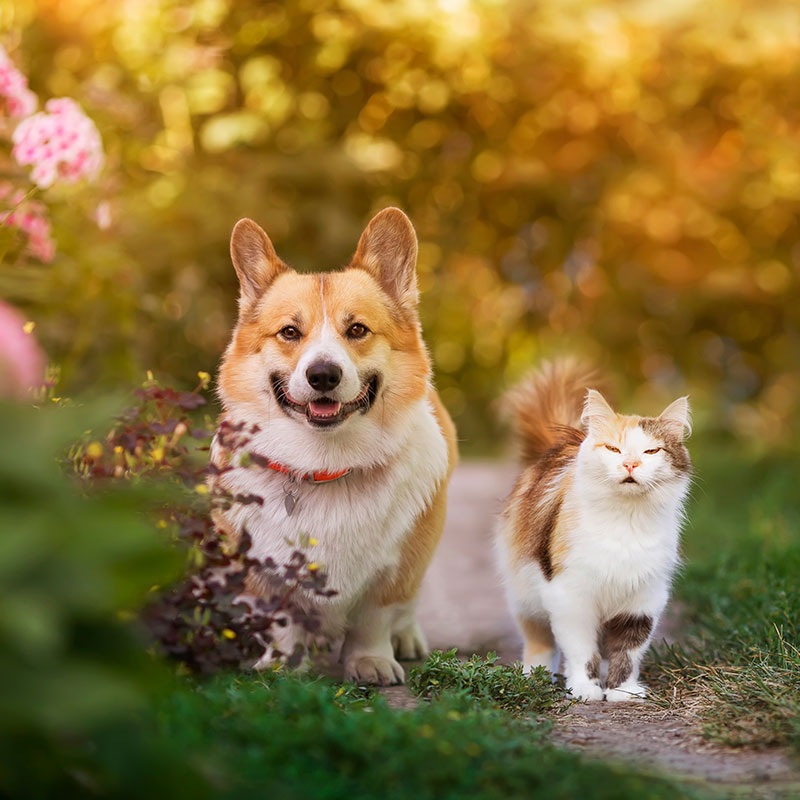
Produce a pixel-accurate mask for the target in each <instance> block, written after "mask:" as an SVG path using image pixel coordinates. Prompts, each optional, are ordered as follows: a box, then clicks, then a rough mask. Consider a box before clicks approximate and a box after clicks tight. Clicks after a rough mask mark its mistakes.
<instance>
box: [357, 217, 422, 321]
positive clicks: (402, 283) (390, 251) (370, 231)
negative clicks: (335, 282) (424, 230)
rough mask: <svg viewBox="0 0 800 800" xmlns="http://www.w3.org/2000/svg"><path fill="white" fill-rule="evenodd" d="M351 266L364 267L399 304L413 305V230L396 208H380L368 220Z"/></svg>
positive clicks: (415, 251) (414, 297)
mask: <svg viewBox="0 0 800 800" xmlns="http://www.w3.org/2000/svg"><path fill="white" fill-rule="evenodd" d="M351 266H353V267H356V268H358V269H363V270H366V271H367V272H368V273H369V274H370V275H372V277H373V278H375V280H376V281H377V282H378V283H379V284H380V287H381V288H382V289H383V290H384V291H385V292H386V294H388V295H389V297H391V298H392V299H393V300H395V301H397V303H399V305H401V306H402V307H404V308H414V307H415V306H416V305H417V302H418V301H419V292H418V291H417V234H416V232H415V231H414V226H413V225H412V224H411V220H410V219H409V218H408V217H407V216H406V215H405V214H404V213H403V212H402V211H401V210H400V209H399V208H384V209H383V211H381V212H379V213H378V214H376V215H375V216H374V217H373V218H372V219H371V220H370V223H369V225H367V227H366V229H365V230H364V233H362V234H361V238H360V239H359V240H358V248H357V249H356V254H355V256H353V263H352V265H351Z"/></svg>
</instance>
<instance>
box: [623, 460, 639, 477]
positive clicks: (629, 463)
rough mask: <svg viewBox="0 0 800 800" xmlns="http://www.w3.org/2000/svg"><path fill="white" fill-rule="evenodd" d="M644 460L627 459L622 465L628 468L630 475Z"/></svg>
mask: <svg viewBox="0 0 800 800" xmlns="http://www.w3.org/2000/svg"><path fill="white" fill-rule="evenodd" d="M641 463H642V462H641V461H625V462H623V464H622V466H623V467H625V469H626V470H628V475H633V471H634V470H635V469H636V467H638V466H639V465H640V464H641Z"/></svg>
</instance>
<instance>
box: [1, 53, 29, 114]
mask: <svg viewBox="0 0 800 800" xmlns="http://www.w3.org/2000/svg"><path fill="white" fill-rule="evenodd" d="M0 96H2V97H3V98H5V109H0V110H5V112H6V113H7V114H8V116H9V117H27V116H30V115H31V114H33V112H34V111H35V110H36V103H37V102H38V101H37V100H36V95H35V94H34V93H33V92H32V91H31V90H30V89H29V88H28V79H27V78H26V77H25V76H24V75H23V74H22V73H21V72H20V71H19V70H18V69H17V68H16V67H15V66H14V64H13V62H12V61H11V59H10V58H9V57H8V53H6V51H5V49H4V48H3V47H2V45H0Z"/></svg>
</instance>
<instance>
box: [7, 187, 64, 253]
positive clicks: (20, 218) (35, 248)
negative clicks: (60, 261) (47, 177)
mask: <svg viewBox="0 0 800 800" xmlns="http://www.w3.org/2000/svg"><path fill="white" fill-rule="evenodd" d="M0 203H2V204H3V205H8V206H10V210H6V211H3V210H2V209H0V223H1V224H3V225H7V226H8V227H10V228H17V229H18V230H20V231H22V233H24V234H25V236H26V237H27V243H26V249H27V251H28V252H29V253H30V255H32V256H33V257H34V258H37V259H39V261H43V262H45V263H48V262H50V261H52V260H53V257H54V256H55V253H56V246H55V242H54V241H53V237H52V235H51V228H50V219H49V217H48V216H47V208H46V207H45V206H44V205H42V203H37V202H36V201H35V200H27V199H26V197H25V192H23V191H22V190H21V189H17V190H14V187H13V186H12V185H11V184H10V183H5V182H4V183H0Z"/></svg>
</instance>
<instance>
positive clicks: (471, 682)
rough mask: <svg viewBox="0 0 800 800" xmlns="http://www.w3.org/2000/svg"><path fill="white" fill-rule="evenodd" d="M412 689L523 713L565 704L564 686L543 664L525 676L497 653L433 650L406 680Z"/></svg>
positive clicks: (417, 691)
mask: <svg viewBox="0 0 800 800" xmlns="http://www.w3.org/2000/svg"><path fill="white" fill-rule="evenodd" d="M408 686H409V689H411V691H412V692H414V693H415V694H417V695H419V696H420V697H425V698H438V697H441V696H442V695H444V694H448V693H449V694H459V695H461V696H463V697H464V698H468V699H470V700H472V701H474V702H476V703H478V704H480V705H483V706H486V707H487V708H495V709H502V710H503V711H507V712H509V713H511V714H515V715H523V714H532V713H542V712H545V711H552V710H555V709H563V708H565V707H566V705H568V701H567V695H566V692H565V690H564V687H563V685H559V684H555V683H553V682H552V680H551V678H550V673H549V672H548V671H547V670H546V669H545V668H544V667H537V668H536V669H535V670H534V671H533V672H532V673H531V674H530V675H524V674H523V672H522V664H521V663H519V662H517V663H516V664H513V665H511V666H504V665H502V664H498V663H497V654H496V653H489V654H488V655H487V656H486V657H485V658H482V657H481V656H479V655H472V656H470V658H468V659H467V660H466V661H462V660H461V659H460V658H459V657H458V656H457V655H456V650H455V648H454V649H453V650H448V651H447V652H444V653H443V652H442V651H441V650H435V651H434V652H433V653H431V654H430V656H429V657H428V659H427V661H426V662H425V663H424V664H422V665H421V666H419V667H412V669H411V673H410V675H409V679H408Z"/></svg>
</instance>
